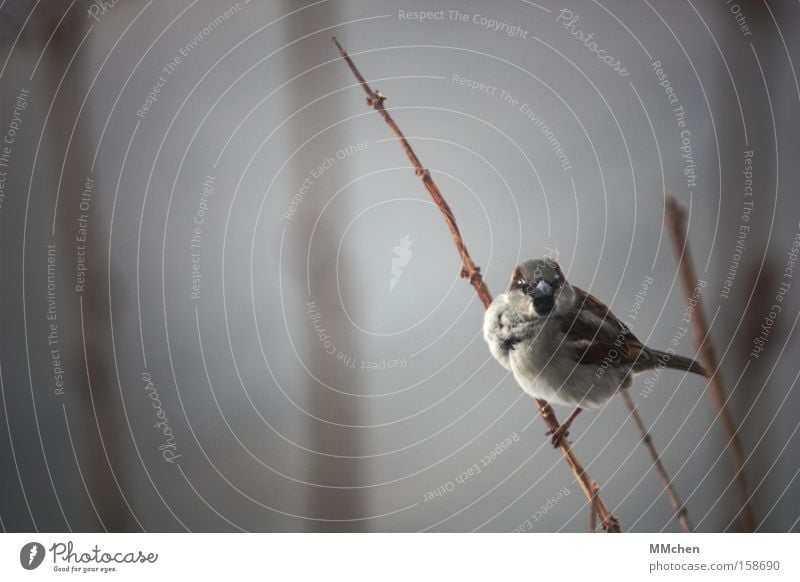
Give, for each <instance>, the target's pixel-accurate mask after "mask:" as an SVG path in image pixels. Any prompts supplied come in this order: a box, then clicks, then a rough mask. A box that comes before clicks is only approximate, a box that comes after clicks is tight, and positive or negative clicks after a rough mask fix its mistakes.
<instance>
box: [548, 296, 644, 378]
mask: <svg viewBox="0 0 800 582" xmlns="http://www.w3.org/2000/svg"><path fill="white" fill-rule="evenodd" d="M573 289H574V290H575V309H574V311H573V312H572V313H570V314H568V315H567V316H566V317H564V318H563V319H562V324H561V329H562V331H563V332H564V334H565V335H566V339H565V342H566V347H567V348H568V349H569V350H570V352H571V353H572V356H573V358H574V360H575V361H576V362H577V363H580V364H586V365H596V366H599V365H601V364H604V363H606V365H610V366H619V365H623V364H633V363H634V362H636V361H637V359H641V358H645V357H647V348H645V347H644V345H642V343H641V342H640V341H639V340H638V339H637V338H636V336H635V335H633V333H632V332H631V330H630V329H629V328H628V326H626V325H625V324H623V323H622V322H620V321H619V320H618V319H617V318H616V317H615V316H614V314H613V313H611V311H610V310H609V309H608V307H607V306H606V305H604V304H603V302H602V301H600V300H599V299H597V298H596V297H595V296H594V295H592V294H591V293H587V292H586V291H584V290H583V289H579V288H578V287H574V286H573Z"/></svg>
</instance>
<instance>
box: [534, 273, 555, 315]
mask: <svg viewBox="0 0 800 582" xmlns="http://www.w3.org/2000/svg"><path fill="white" fill-rule="evenodd" d="M554 306H555V300H554V299H553V287H552V286H551V285H550V284H549V283H547V282H546V281H539V283H538V284H537V285H536V287H534V288H533V308H534V309H535V310H536V313H537V314H538V315H547V314H548V313H550V312H551V311H552V310H553V307H554Z"/></svg>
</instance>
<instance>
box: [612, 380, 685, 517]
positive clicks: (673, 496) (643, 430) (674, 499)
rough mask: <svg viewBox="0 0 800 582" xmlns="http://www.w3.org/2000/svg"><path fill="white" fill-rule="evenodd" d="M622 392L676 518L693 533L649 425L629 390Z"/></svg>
mask: <svg viewBox="0 0 800 582" xmlns="http://www.w3.org/2000/svg"><path fill="white" fill-rule="evenodd" d="M620 394H621V396H622V399H623V400H624V401H625V406H627V407H628V410H630V412H631V418H633V423H634V424H635V425H636V428H637V429H639V433H640V434H641V435H642V444H643V445H644V446H645V448H646V449H647V452H648V453H649V454H650V458H651V459H652V460H653V465H654V466H655V468H656V472H657V473H658V476H659V477H661V482H662V483H663V484H664V490H665V491H666V492H667V499H669V502H670V504H671V505H672V509H674V510H675V519H677V520H678V523H679V524H680V525H681V527H682V528H683V531H685V532H687V533H691V532H692V524H691V522H690V521H689V512H688V510H687V509H686V506H685V505H683V504H682V503H681V500H680V498H678V492H677V491H676V490H675V486H674V485H673V484H672V479H671V478H670V476H669V474H668V473H667V470H666V469H665V468H664V463H662V462H661V457H660V456H659V455H658V451H657V450H656V447H655V446H654V445H653V437H651V436H650V433H649V432H648V430H647V427H646V426H645V424H644V422H643V421H642V417H641V416H639V411H638V410H637V409H636V404H634V403H633V398H631V395H630V394H628V391H627V390H620Z"/></svg>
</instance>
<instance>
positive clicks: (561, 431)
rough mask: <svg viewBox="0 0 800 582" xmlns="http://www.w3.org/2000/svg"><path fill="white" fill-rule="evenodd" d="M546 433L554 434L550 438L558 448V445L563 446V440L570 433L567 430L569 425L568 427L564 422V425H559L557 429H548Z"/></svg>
mask: <svg viewBox="0 0 800 582" xmlns="http://www.w3.org/2000/svg"><path fill="white" fill-rule="evenodd" d="M544 434H545V436H547V435H553V436H552V437H551V438H550V442H551V443H552V444H553V447H555V448H558V447H560V446H561V441H563V440H564V438H565V437H567V436H568V435H569V431H568V430H567V427H566V426H565V425H563V424H562V425H561V426H559V427H558V428H557V429H555V430H548V431H547V432H546V433H544Z"/></svg>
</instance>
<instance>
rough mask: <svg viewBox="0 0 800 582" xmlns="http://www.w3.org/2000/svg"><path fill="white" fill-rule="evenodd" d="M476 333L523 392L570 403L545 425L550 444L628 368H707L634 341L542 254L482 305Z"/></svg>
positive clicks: (624, 382)
mask: <svg viewBox="0 0 800 582" xmlns="http://www.w3.org/2000/svg"><path fill="white" fill-rule="evenodd" d="M483 337H484V339H485V340H486V342H487V343H488V344H489V351H490V352H491V353H492V356H494V358H495V359H496V360H497V361H498V362H499V363H500V364H501V365H502V366H503V367H504V368H506V369H508V370H510V371H511V372H512V374H513V375H514V379H515V380H516V381H517V383H518V384H519V385H520V387H521V388H522V389H523V390H524V391H525V392H527V393H528V394H530V395H531V396H533V397H534V398H538V399H540V400H544V401H546V402H547V403H555V404H561V405H566V406H571V407H574V411H573V412H572V413H571V414H570V415H569V417H568V418H567V419H566V420H565V421H564V422H563V423H562V424H561V425H560V426H559V427H558V429H557V430H555V431H551V432H548V433H547V434H552V439H551V440H552V443H553V446H555V447H558V446H560V444H561V440H562V439H563V438H564V437H565V436H567V435H568V434H569V433H568V429H569V427H570V425H571V424H572V422H573V421H574V420H575V418H576V417H577V416H578V414H580V412H581V411H582V410H583V409H584V408H598V407H600V406H602V405H603V404H605V403H606V402H607V401H608V400H609V399H610V398H611V397H612V396H614V394H616V392H617V391H618V390H625V389H627V388H629V387H630V386H631V384H632V383H633V376H634V375H636V374H639V373H642V372H646V371H648V370H653V369H655V368H657V367H666V368H673V369H676V370H683V371H687V372H693V373H695V374H701V375H703V376H708V374H707V373H706V371H705V369H704V368H703V367H702V366H701V365H700V364H698V363H697V362H696V361H694V360H692V359H691V358H685V357H683V356H679V355H676V354H673V353H668V352H662V351H659V350H655V349H653V348H649V347H647V346H645V345H644V344H642V342H640V341H639V340H638V339H637V338H636V336H634V335H633V333H631V330H630V328H628V326H626V325H625V324H623V323H622V322H620V320H619V319H617V318H616V317H615V316H614V314H613V313H611V310H610V309H609V308H608V306H606V305H605V304H604V303H603V302H602V301H600V300H599V299H597V298H596V297H594V296H593V295H591V294H590V293H587V292H586V291H584V290H583V289H580V288H578V287H576V286H574V285H571V284H570V283H569V282H568V281H567V279H566V277H565V276H564V271H563V269H562V268H561V265H559V264H558V262H556V261H554V260H552V259H549V258H540V259H530V260H527V261H525V262H524V263H522V264H520V265H519V266H517V268H516V269H514V273H513V274H512V276H511V283H510V284H509V287H508V291H507V292H506V293H504V294H502V295H500V296H498V297H497V298H495V299H494V301H492V303H491V305H490V306H489V308H488V309H487V310H486V313H485V315H484V320H483Z"/></svg>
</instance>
